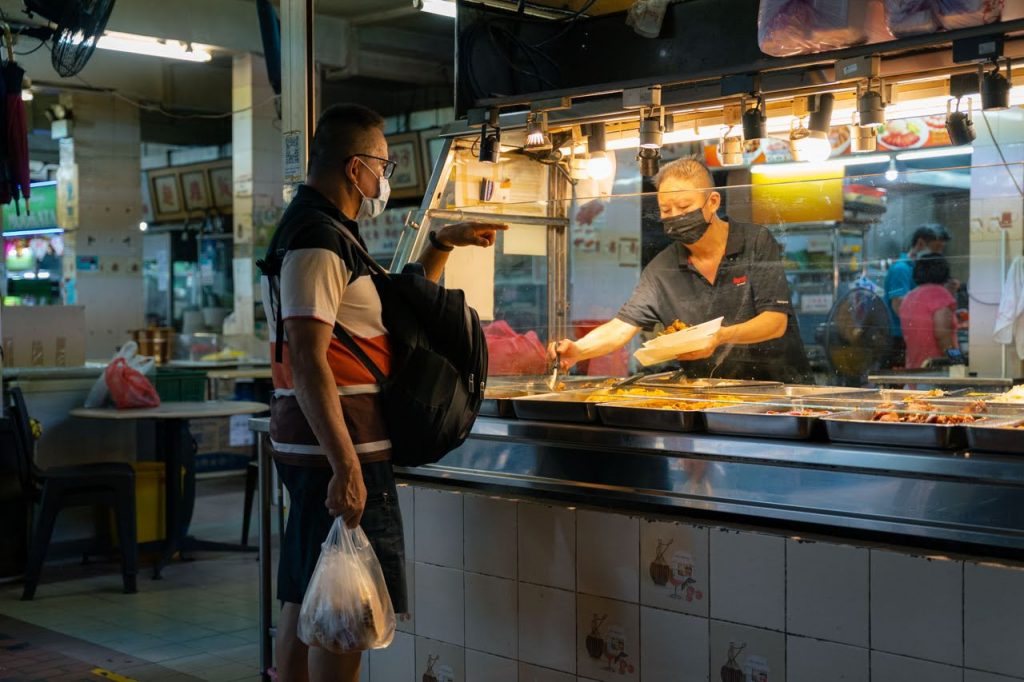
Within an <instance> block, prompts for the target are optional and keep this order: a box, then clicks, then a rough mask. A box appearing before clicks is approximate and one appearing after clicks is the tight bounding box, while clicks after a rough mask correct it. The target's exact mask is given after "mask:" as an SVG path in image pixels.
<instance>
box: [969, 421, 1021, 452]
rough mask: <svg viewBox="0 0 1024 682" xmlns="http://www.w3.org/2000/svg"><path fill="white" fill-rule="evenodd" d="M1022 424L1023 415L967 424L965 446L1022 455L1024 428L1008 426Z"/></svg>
mask: <svg viewBox="0 0 1024 682" xmlns="http://www.w3.org/2000/svg"><path fill="white" fill-rule="evenodd" d="M1015 424H1024V417H1021V418H1018V419H1007V420H1004V421H1001V422H1000V421H995V420H993V421H992V422H991V423H988V424H986V423H985V422H982V423H981V424H978V425H973V424H972V425H970V426H967V427H966V429H967V447H969V448H970V449H972V450H984V451H985V452H999V453H1002V454H1004V455H1024V429H1014V428H1009V427H1011V426H1013V425H1015Z"/></svg>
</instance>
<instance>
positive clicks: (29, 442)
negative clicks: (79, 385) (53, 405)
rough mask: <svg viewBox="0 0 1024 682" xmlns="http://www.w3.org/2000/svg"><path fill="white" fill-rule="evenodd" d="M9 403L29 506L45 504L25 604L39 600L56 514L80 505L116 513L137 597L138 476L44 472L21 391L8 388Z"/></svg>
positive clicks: (114, 469) (116, 465) (114, 471)
mask: <svg viewBox="0 0 1024 682" xmlns="http://www.w3.org/2000/svg"><path fill="white" fill-rule="evenodd" d="M5 403H6V404H7V407H8V410H9V413H10V417H11V419H12V421H13V423H14V435H15V443H16V444H17V450H18V459H19V466H18V470H19V476H20V477H21V483H22V490H23V491H24V492H25V495H26V498H27V500H28V501H30V502H31V503H33V504H35V503H39V505H40V509H39V514H38V516H37V517H36V520H35V530H34V532H33V534H32V537H31V539H30V540H29V550H28V564H27V566H26V567H25V588H24V590H23V591H22V593H21V598H22V600H24V601H28V600H31V599H32V598H33V597H34V596H35V593H36V586H37V585H38V584H39V574H40V572H41V571H42V568H43V562H44V561H45V560H46V553H47V550H48V549H49V545H50V538H51V536H52V535H53V524H54V521H55V520H56V519H57V513H58V512H59V511H60V510H61V509H64V508H65V507H75V506H100V505H102V506H106V507H111V508H113V510H114V516H115V518H116V520H117V534H118V538H119V544H120V546H121V574H122V580H123V583H124V592H125V594H134V593H135V592H136V591H137V587H136V574H137V573H138V554H139V552H138V544H137V541H136V536H135V472H134V470H133V469H132V467H131V465H129V464H126V463H121V462H112V463H91V464H80V465H76V466H65V467H54V468H50V469H46V470H40V469H39V468H37V467H36V465H35V461H34V452H35V446H34V442H35V441H34V439H33V437H32V427H31V425H30V422H29V416H28V410H27V409H26V407H25V398H24V396H23V395H22V393H21V389H20V388H18V387H14V388H11V389H9V390H8V391H7V395H6V396H5Z"/></svg>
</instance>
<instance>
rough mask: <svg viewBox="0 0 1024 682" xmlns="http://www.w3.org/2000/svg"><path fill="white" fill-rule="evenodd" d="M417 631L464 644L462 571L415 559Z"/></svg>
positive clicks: (435, 637) (431, 637) (426, 635)
mask: <svg viewBox="0 0 1024 682" xmlns="http://www.w3.org/2000/svg"><path fill="white" fill-rule="evenodd" d="M415 565H416V586H417V590H416V632H417V634H419V635H422V636H424V637H429V638H430V639H437V640H440V641H442V642H447V643H449V644H456V645H458V646H462V645H463V643H464V641H465V611H464V609H465V606H464V601H465V600H464V592H463V581H462V571H457V570H455V569H453V568H444V567H442V566H432V565H430V564H421V563H419V562H416V564H415Z"/></svg>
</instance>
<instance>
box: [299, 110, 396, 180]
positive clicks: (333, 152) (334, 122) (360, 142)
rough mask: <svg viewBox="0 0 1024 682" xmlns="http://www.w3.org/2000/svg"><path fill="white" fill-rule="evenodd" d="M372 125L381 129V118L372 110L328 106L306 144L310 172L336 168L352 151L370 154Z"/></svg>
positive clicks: (382, 121)
mask: <svg viewBox="0 0 1024 682" xmlns="http://www.w3.org/2000/svg"><path fill="white" fill-rule="evenodd" d="M374 128H377V129H379V130H383V129H384V119H383V118H382V117H381V115H380V114H378V113H377V112H376V111H373V110H372V109H367V108H366V107H364V106H362V105H359V104H334V105H332V106H329V107H327V109H325V110H324V112H323V113H322V114H320V118H319V119H318V120H317V122H316V132H315V133H313V141H312V142H311V143H310V145H309V171H310V172H314V171H320V172H323V171H330V170H338V169H340V168H341V165H342V163H343V161H344V160H345V159H347V158H349V157H351V156H352V155H353V154H367V153H369V152H370V143H371V137H370V133H371V132H372V131H373V129H374Z"/></svg>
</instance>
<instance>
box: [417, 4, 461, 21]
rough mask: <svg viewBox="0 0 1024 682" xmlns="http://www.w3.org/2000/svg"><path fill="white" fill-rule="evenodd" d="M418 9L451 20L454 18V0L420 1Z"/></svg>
mask: <svg viewBox="0 0 1024 682" xmlns="http://www.w3.org/2000/svg"><path fill="white" fill-rule="evenodd" d="M419 8H420V9H421V10H422V11H424V12H429V13H431V14H438V15H440V16H442V17H449V18H451V19H454V18H455V2H454V0H420V2H419Z"/></svg>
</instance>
